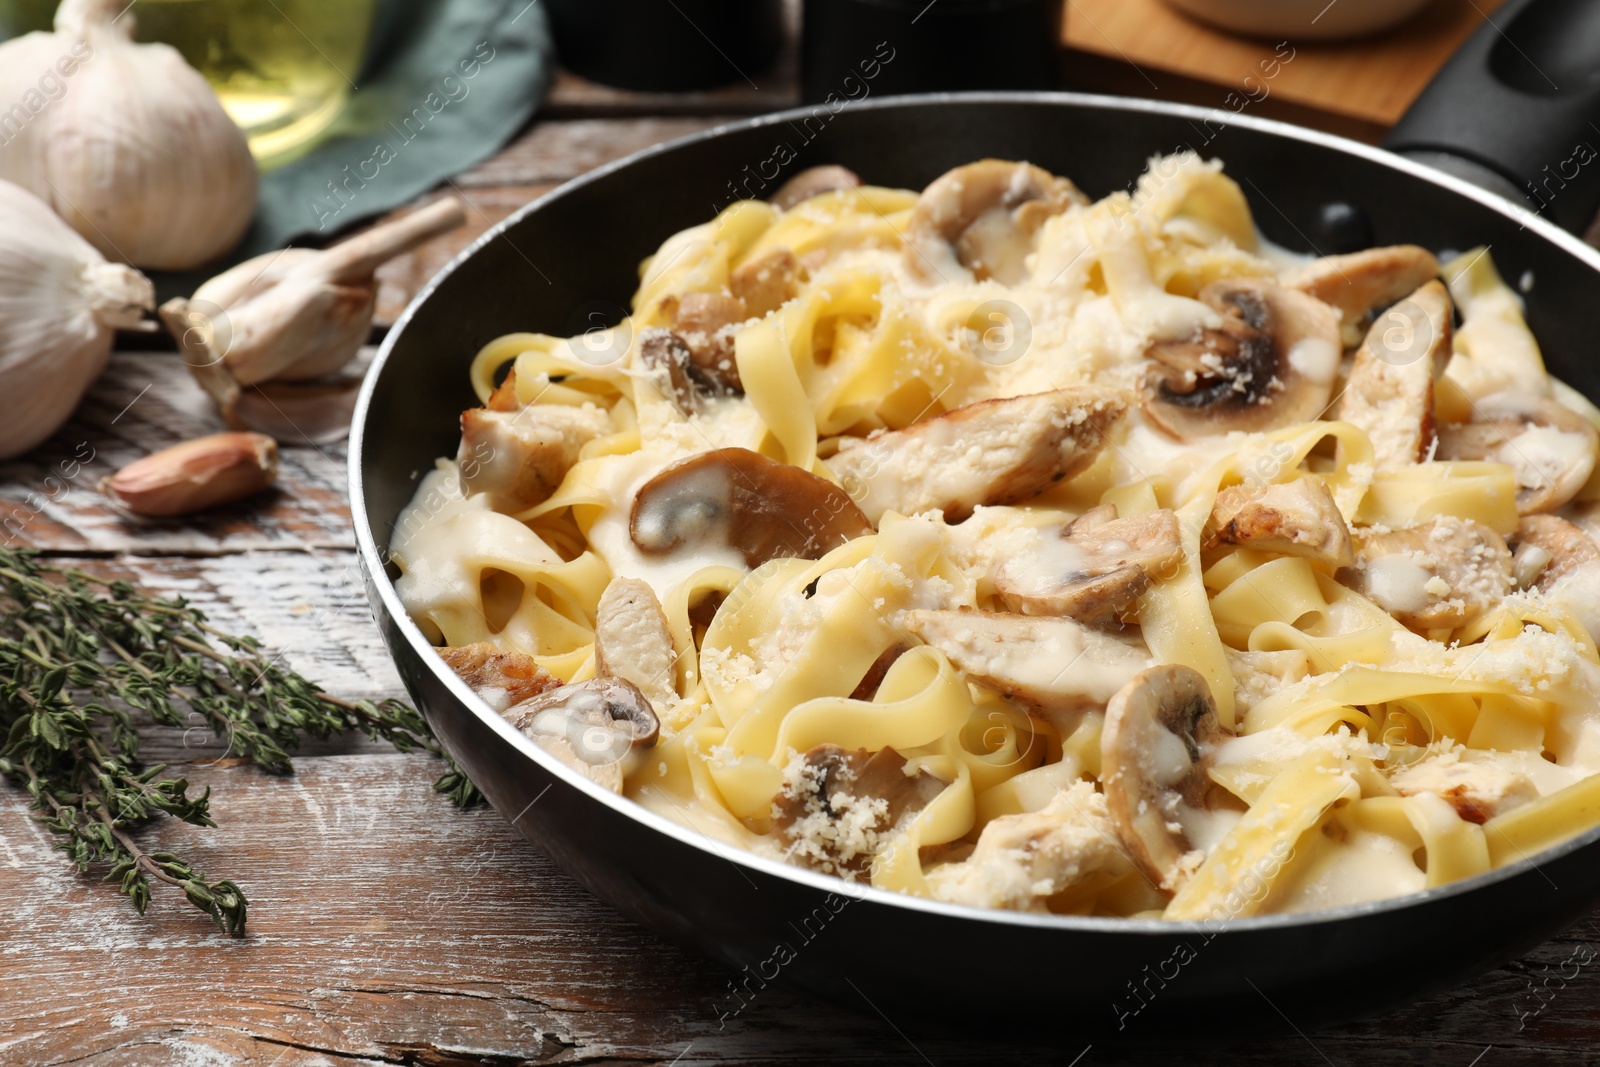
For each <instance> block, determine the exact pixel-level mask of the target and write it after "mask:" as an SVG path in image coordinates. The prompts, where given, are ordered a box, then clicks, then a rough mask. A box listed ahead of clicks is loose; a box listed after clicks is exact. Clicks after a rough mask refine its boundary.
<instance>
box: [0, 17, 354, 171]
mask: <svg viewBox="0 0 1600 1067" xmlns="http://www.w3.org/2000/svg"><path fill="white" fill-rule="evenodd" d="M375 2H376V0H271V2H267V0H135V2H134V4H133V7H132V9H131V11H130V12H129V14H130V15H131V16H132V17H133V18H134V19H135V37H137V38H138V39H139V40H141V41H161V42H163V43H165V44H170V45H172V46H173V47H174V48H176V49H177V50H178V51H179V52H181V53H183V57H184V59H186V60H188V61H189V65H190V66H192V67H194V68H195V69H197V70H199V71H200V73H202V74H204V75H205V76H206V78H207V79H208V80H209V81H210V82H211V85H212V88H214V89H215V90H216V92H217V96H218V98H219V99H220V100H221V101H222V106H223V107H224V108H226V109H227V111H228V114H229V115H231V116H232V117H233V120H234V121H235V122H237V123H238V124H239V125H240V126H241V127H243V129H244V131H245V133H246V134H248V135H249V137H250V151H251V152H252V153H254V154H255V157H256V160H257V161H258V162H259V163H260V164H261V165H262V167H270V166H273V165H274V164H278V163H284V162H287V161H288V160H290V159H293V158H294V157H295V156H296V155H298V154H299V153H300V152H302V151H304V150H305V149H306V148H309V147H310V145H311V143H312V142H313V140H314V139H315V138H316V136H317V135H318V134H319V133H321V132H322V131H323V130H324V129H326V128H327V127H328V125H329V124H330V123H331V122H333V120H334V119H335V118H337V117H338V115H339V112H340V110H341V109H342V108H343V107H344V102H345V98H346V97H348V96H349V94H350V92H351V90H352V89H354V88H355V79H356V77H357V75H358V73H359V72H360V69H361V64H362V60H363V59H364V58H365V54H366V48H367V38H368V37H369V36H370V34H371V32H372V16H373V7H374V4H375ZM55 7H56V4H55V0H0V37H4V36H10V35H11V34H15V33H22V32H25V31H27V30H35V29H48V28H49V26H50V22H51V19H52V16H53V13H54V11H55Z"/></svg>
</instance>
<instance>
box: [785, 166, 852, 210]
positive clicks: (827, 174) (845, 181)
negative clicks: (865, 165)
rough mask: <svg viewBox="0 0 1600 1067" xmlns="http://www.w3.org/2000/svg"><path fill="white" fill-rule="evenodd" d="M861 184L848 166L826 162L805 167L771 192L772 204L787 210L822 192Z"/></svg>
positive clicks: (850, 187)
mask: <svg viewBox="0 0 1600 1067" xmlns="http://www.w3.org/2000/svg"><path fill="white" fill-rule="evenodd" d="M860 185H861V178H860V177H859V176H858V175H857V174H856V172H855V171H853V170H851V169H850V168H849V167H841V166H838V165H837V164H832V163H827V164H824V165H822V166H820V167H807V168H806V169H805V170H803V171H801V172H800V173H798V174H796V175H795V176H794V177H792V178H790V179H789V180H788V181H786V182H784V183H783V184H782V185H780V186H778V191H777V192H775V193H773V194H772V205H773V207H776V208H781V209H782V210H784V211H788V210H789V209H790V208H792V207H794V206H795V205H796V204H799V203H802V202H804V201H806V200H810V199H811V198H812V197H814V196H821V195H822V194H823V193H832V192H837V191H838V190H840V189H855V188H857V187H859V186H860Z"/></svg>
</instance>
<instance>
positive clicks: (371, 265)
mask: <svg viewBox="0 0 1600 1067" xmlns="http://www.w3.org/2000/svg"><path fill="white" fill-rule="evenodd" d="M465 220H466V213H465V212H464V211H463V210H462V207H461V202H460V201H459V200H455V199H446V200H440V201H438V202H436V203H433V204H430V205H428V206H427V207H425V208H422V209H421V210H419V211H414V212H412V213H411V214H409V215H406V216H404V217H402V218H399V219H396V220H395V221H393V222H389V223H385V224H383V225H381V226H375V227H373V228H372V229H370V230H368V231H366V232H365V233H362V234H358V235H356V236H355V237H352V238H350V239H349V240H347V241H343V242H341V243H339V244H337V245H335V246H333V247H332V248H329V249H327V250H326V251H321V252H317V251H311V250H309V249H288V250H286V251H283V252H271V253H267V254H266V255H262V256H257V257H256V258H255V259H252V260H250V261H248V262H246V263H241V264H239V265H238V266H237V267H234V268H232V269H231V270H227V271H224V272H223V273H221V274H219V275H217V276H216V277H215V278H212V279H211V280H210V281H208V282H206V283H205V284H204V285H202V286H201V287H200V288H199V289H197V290H195V293H194V295H193V296H192V297H190V298H189V299H187V300H184V299H176V300H169V301H167V303H165V304H163V305H162V307H161V318H162V321H163V322H165V323H166V324H167V328H168V329H169V330H170V331H171V332H172V335H173V336H174V337H175V338H177V340H178V343H179V346H180V347H181V348H182V350H183V354H184V361H185V362H186V363H187V364H188V366H189V370H190V372H191V373H192V374H193V375H194V377H195V380H196V381H198V382H199V383H200V385H201V387H202V388H204V389H205V390H206V392H207V393H208V394H210V396H211V398H212V399H213V400H214V401H216V404H217V406H218V408H219V409H220V410H222V411H223V412H224V413H227V412H229V411H231V410H232V409H233V408H234V406H235V405H236V404H238V403H240V402H241V400H240V389H241V387H243V386H249V385H263V384H265V383H267V382H302V381H311V380H314V379H318V378H322V377H325V376H326V375H329V374H332V373H334V372H335V371H337V370H338V369H339V368H341V367H343V366H344V365H345V364H346V363H348V362H350V360H351V359H353V358H354V357H355V354H356V353H357V352H358V351H360V349H361V346H362V345H364V344H365V343H366V341H367V337H368V335H369V334H370V333H371V331H372V312H373V308H374V306H375V304H376V301H377V281H376V278H375V276H374V275H375V272H376V271H377V269H378V267H380V266H382V265H383V264H384V263H385V262H387V261H388V260H390V259H392V258H394V257H395V256H397V255H400V254H401V253H402V252H406V251H409V250H410V249H412V248H415V247H416V246H417V245H419V244H422V243H423V242H424V241H427V240H431V239H432V238H434V237H437V236H438V235H439V234H441V233H444V232H446V231H448V230H452V229H454V228H456V227H457V226H459V225H461V223H462V222H464V221H465ZM255 406H256V407H257V408H258V409H259V408H260V406H261V405H259V404H257V405H255ZM299 436H300V434H298V433H295V434H291V439H297V438H298V437H299Z"/></svg>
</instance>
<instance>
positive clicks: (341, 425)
mask: <svg viewBox="0 0 1600 1067" xmlns="http://www.w3.org/2000/svg"><path fill="white" fill-rule="evenodd" d="M360 391H361V379H360V378H357V377H342V378H333V379H327V380H324V381H320V382H262V383H261V384H260V385H252V386H250V387H248V388H246V389H241V390H240V391H239V394H238V396H237V397H235V398H234V400H233V402H232V403H231V404H230V405H228V406H227V407H225V408H224V409H223V417H224V418H225V419H227V420H228V425H229V426H232V427H233V428H234V429H237V430H256V431H259V432H260V433H264V434H268V435H269V436H271V437H275V438H277V439H278V440H280V441H305V442H308V443H310V444H313V445H331V444H333V443H334V442H335V441H342V440H344V439H345V437H347V436H348V435H349V433H350V418H351V416H352V415H353V414H354V412H355V407H356V396H357V395H358V394H359V393H360Z"/></svg>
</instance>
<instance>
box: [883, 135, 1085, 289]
mask: <svg viewBox="0 0 1600 1067" xmlns="http://www.w3.org/2000/svg"><path fill="white" fill-rule="evenodd" d="M1087 202H1088V201H1087V199H1086V198H1085V197H1084V195H1083V194H1082V193H1081V192H1079V191H1078V187H1077V186H1075V185H1073V184H1072V183H1071V182H1070V181H1068V180H1067V179H1065V178H1058V177H1056V176H1055V175H1054V174H1051V173H1050V172H1049V171H1047V170H1044V169H1042V168H1040V167H1036V166H1034V165H1033V164H1031V163H1013V162H1010V161H1008V160H1003V159H984V160H980V161H979V162H977V163H968V164H966V165H965V166H961V167H957V168H956V169H954V170H952V171H947V172H946V173H944V174H943V175H941V176H939V177H938V178H935V179H934V181H933V182H932V184H930V185H929V186H928V187H927V188H926V189H924V190H922V195H921V196H919V197H917V203H916V206H915V207H913V208H912V209H911V218H910V219H909V220H908V221H907V223H906V232H905V241H906V244H905V265H906V270H907V271H908V272H909V273H910V274H911V276H912V277H913V278H917V279H920V280H922V281H924V282H937V281H941V280H943V281H952V280H955V279H956V278H960V277H964V276H965V275H966V274H967V273H968V271H970V272H971V276H972V277H973V278H975V279H977V280H978V281H983V280H984V279H985V278H993V279H995V280H996V281H998V282H1002V283H1004V284H1006V285H1015V284H1016V283H1018V282H1020V281H1022V280H1023V279H1024V278H1025V277H1027V257H1028V256H1029V255H1030V254H1031V253H1032V252H1033V245H1034V238H1035V237H1036V236H1037V234H1038V231H1039V226H1040V225H1041V224H1042V223H1043V222H1044V220H1045V219H1047V218H1049V217H1050V216H1052V215H1059V214H1060V213H1061V212H1063V211H1065V210H1066V209H1067V208H1069V207H1072V206H1073V205H1075V204H1085V203H1087Z"/></svg>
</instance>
